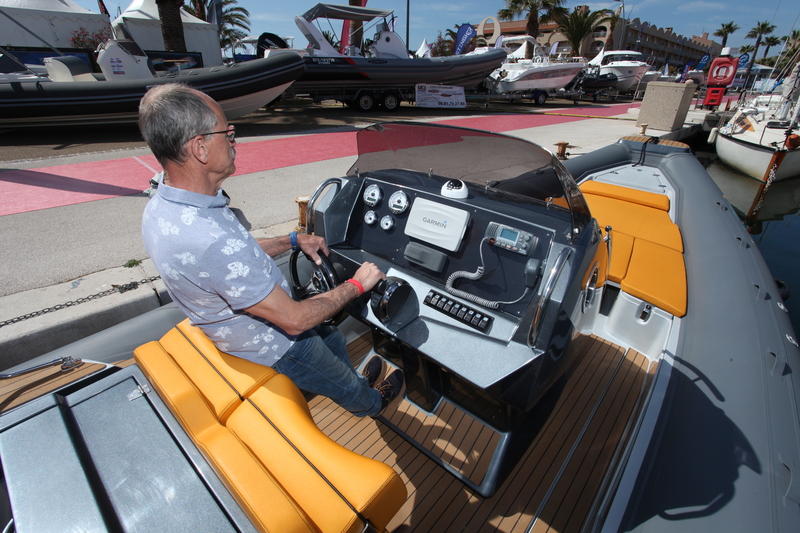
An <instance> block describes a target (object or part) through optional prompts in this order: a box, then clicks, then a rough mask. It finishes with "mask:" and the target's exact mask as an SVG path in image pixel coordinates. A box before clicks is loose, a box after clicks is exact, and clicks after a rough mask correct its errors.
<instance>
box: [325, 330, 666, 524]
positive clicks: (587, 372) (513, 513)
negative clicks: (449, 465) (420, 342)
mask: <svg viewBox="0 0 800 533" xmlns="http://www.w3.org/2000/svg"><path fill="white" fill-rule="evenodd" d="M574 346H575V348H574V349H577V350H579V351H580V352H582V353H583V355H582V358H581V360H580V361H579V362H578V363H577V364H576V365H575V368H574V370H573V371H572V372H571V374H570V376H569V378H568V380H566V384H565V386H564V388H563V390H562V392H561V394H560V395H558V396H557V398H556V399H554V400H553V399H551V403H552V408H551V410H550V411H549V413H546V416H542V418H541V420H539V423H540V430H539V432H538V434H537V436H536V437H535V438H534V442H533V443H532V445H531V446H530V447H529V449H528V451H527V452H526V453H525V455H524V457H523V459H522V460H521V461H520V464H519V465H518V466H517V468H516V470H515V471H514V472H513V473H512V475H510V476H509V478H508V479H507V480H506V481H505V482H504V483H503V485H502V486H501V487H500V488H499V489H498V491H497V493H496V494H495V495H494V496H492V497H491V498H482V497H480V496H478V495H476V494H474V493H473V492H472V491H471V490H469V489H468V488H467V487H466V486H465V485H464V484H463V483H461V482H460V481H458V480H457V479H456V478H455V477H454V476H452V475H451V474H449V473H448V472H447V471H445V470H444V469H443V468H441V467H439V466H438V465H437V464H436V463H435V462H433V461H431V460H430V459H428V457H427V456H425V454H423V453H421V452H420V451H419V450H417V449H416V448H415V447H414V446H412V445H411V444H410V443H409V442H407V441H406V440H405V439H403V438H402V437H400V436H399V435H397V434H396V433H395V432H394V431H392V430H391V429H389V428H388V427H387V426H386V425H384V424H383V423H382V422H380V421H378V420H374V419H371V418H366V419H363V418H362V419H359V418H356V417H353V416H351V415H349V413H347V412H346V411H344V410H343V409H341V408H340V407H338V406H336V405H335V404H333V402H331V401H330V400H328V399H326V398H312V399H311V401H310V402H309V404H310V406H311V410H312V413H313V415H314V419H315V421H317V423H318V425H319V426H320V428H321V429H322V430H323V431H325V432H326V433H327V434H329V435H336V440H337V442H340V443H341V444H343V445H344V446H346V447H347V448H349V449H351V450H353V451H355V452H356V453H360V454H362V455H364V456H366V457H371V458H374V459H376V460H380V461H383V462H385V463H387V464H389V465H390V466H392V467H393V468H394V469H395V470H396V471H397V472H398V473H400V476H401V479H403V481H404V483H405V484H406V488H407V490H408V495H409V496H408V499H407V501H406V503H405V504H404V505H403V507H402V508H401V509H400V511H399V512H398V513H397V514H396V515H395V517H394V518H393V519H392V521H391V522H390V523H389V525H388V530H389V531H394V532H410V531H523V530H526V529H527V528H528V527H529V526H530V525H531V522H532V521H533V520H534V517H535V515H536V513H537V512H538V511H541V512H542V516H541V518H540V519H539V520H537V521H536V522H535V523H534V526H535V527H536V528H540V527H544V526H549V525H550V524H552V526H553V527H552V528H550V530H551V531H562V532H563V531H575V530H577V529H579V528H580V527H581V525H582V523H583V520H584V518H585V516H586V514H587V512H588V511H589V510H590V509H591V506H592V505H593V503H594V499H595V497H596V494H597V490H598V488H599V487H601V486H602V485H603V483H604V481H605V477H606V472H607V471H608V467H609V464H611V463H612V462H613V460H614V459H615V458H616V449H617V441H618V440H619V438H620V437H624V436H625V435H624V433H625V429H626V425H627V421H628V419H629V414H630V413H631V412H632V411H634V410H635V409H638V406H639V403H640V402H639V401H638V398H639V396H640V393H641V391H642V390H643V386H642V383H643V381H644V380H645V379H649V378H652V375H653V368H652V367H651V368H650V369H648V368H647V360H646V359H645V358H644V357H642V356H640V355H639V354H635V352H632V351H631V353H630V354H628V356H627V357H626V356H625V352H624V350H623V349H621V348H620V347H618V346H615V345H612V344H610V343H608V342H606V341H603V340H601V339H598V338H594V337H591V338H590V337H585V338H580V339H578V340H577V341H576V343H574ZM607 385H608V390H607V391H606V386H607ZM604 393H605V394H604ZM554 398H555V397H554ZM439 411H440V415H441V417H430V416H429V415H428V414H427V413H425V412H424V411H421V410H419V409H417V408H416V407H415V406H413V405H411V404H409V403H408V402H403V403H401V404H400V405H399V406H398V408H397V412H396V413H393V414H392V415H391V416H397V417H399V420H398V421H399V422H402V423H403V424H404V425H403V427H405V428H406V429H405V430H406V431H407V432H409V434H410V435H412V436H413V437H414V438H415V439H417V440H418V441H420V442H423V443H425V444H426V446H429V447H430V448H431V449H435V450H436V453H440V454H445V455H446V456H447V457H449V458H455V460H454V461H453V466H454V467H455V468H458V469H460V470H459V471H462V472H465V473H466V472H469V474H468V475H470V476H471V477H470V479H473V477H472V476H478V477H479V478H480V479H482V478H483V476H484V475H485V473H486V471H485V470H479V469H477V465H478V464H479V463H480V459H481V458H482V457H489V456H490V455H491V452H492V451H493V450H494V447H495V446H496V442H493V439H498V438H499V436H498V434H497V433H496V432H494V431H493V430H491V429H490V428H487V427H485V426H484V425H483V424H481V423H479V422H478V421H476V420H474V419H473V418H472V417H471V416H469V415H467V414H464V413H463V412H462V411H461V410H459V409H456V408H454V407H453V406H452V405H450V404H448V403H446V402H443V405H442V406H441V407H440V409H439ZM592 414H594V418H591V417H592ZM393 423H394V422H393ZM398 426H399V424H398ZM582 431H584V433H583V435H581V432H582ZM580 437H582V439H581V441H580V442H579V444H578V445H576V446H575V452H574V453H573V454H572V460H571V461H569V462H567V461H568V459H570V457H569V456H570V453H569V452H570V450H572V448H573V444H574V443H575V442H576V440H577V439H579V438H580ZM442 439H447V444H437V443H441V442H442ZM458 439H463V442H464V443H466V446H461V451H457V450H455V449H453V448H452V447H453V446H457V445H458V442H459V440H458ZM482 447H483V448H482ZM459 461H463V462H462V463H459ZM559 474H561V477H560V478H559V477H558V476H559ZM557 479H558V481H556V480H557ZM551 491H552V495H551V497H550V498H549V499H548V498H547V496H548V493H550V492H551ZM562 495H563V496H562ZM543 503H544V505H543ZM538 530H539V529H536V531H538Z"/></svg>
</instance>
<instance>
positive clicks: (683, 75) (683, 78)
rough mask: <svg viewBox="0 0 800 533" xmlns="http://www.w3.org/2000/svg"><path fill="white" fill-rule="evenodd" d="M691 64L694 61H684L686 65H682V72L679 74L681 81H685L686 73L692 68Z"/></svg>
mask: <svg viewBox="0 0 800 533" xmlns="http://www.w3.org/2000/svg"><path fill="white" fill-rule="evenodd" d="M692 65H694V61H689V62H688V63H686V66H685V67H683V74H682V75H681V83H683V82H685V81H686V75H687V74H688V73H689V71H690V70H691V69H692Z"/></svg>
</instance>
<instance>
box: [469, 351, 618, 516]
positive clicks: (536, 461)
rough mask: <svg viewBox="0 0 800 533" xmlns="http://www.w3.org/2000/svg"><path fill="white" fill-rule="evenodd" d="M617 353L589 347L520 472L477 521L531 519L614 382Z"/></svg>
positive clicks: (486, 503)
mask: <svg viewBox="0 0 800 533" xmlns="http://www.w3.org/2000/svg"><path fill="white" fill-rule="evenodd" d="M617 354H618V352H617V351H616V350H613V349H612V346H611V345H610V344H608V343H595V344H593V345H591V346H590V347H589V350H588V351H587V353H586V356H585V357H584V359H583V360H582V361H581V362H580V364H579V365H578V368H577V369H576V370H575V372H574V373H573V375H572V376H571V379H570V380H569V382H568V384H567V386H566V387H565V390H564V391H563V392H562V394H561V396H560V397H559V399H558V402H557V404H556V407H555V408H554V409H553V411H552V412H551V414H550V416H549V418H548V420H547V422H546V424H545V425H544V427H543V428H542V430H541V431H540V433H539V435H538V436H537V437H536V439H535V440H534V442H533V444H532V445H531V447H530V448H529V449H528V452H527V454H526V456H525V457H523V460H522V462H521V464H520V465H519V467H518V468H517V471H516V472H515V473H514V474H513V475H512V476H511V477H510V478H509V479H508V480H507V481H506V483H504V486H503V487H501V488H500V489H499V490H498V492H497V493H496V494H495V496H494V497H492V498H491V499H489V500H486V502H485V505H483V506H482V508H481V509H480V512H479V513H478V514H477V515H476V516H475V517H473V520H477V521H478V523H483V522H489V523H491V524H492V525H494V526H497V527H499V525H500V522H501V521H502V520H503V519H504V518H505V519H506V520H505V522H506V523H509V521H508V518H513V519H514V520H520V521H522V522H524V523H527V522H530V520H532V519H533V516H534V513H535V512H536V510H537V509H538V507H539V503H540V502H541V501H542V500H543V499H544V498H545V496H546V495H547V491H548V490H549V488H550V486H551V484H552V482H553V480H554V479H555V477H556V476H557V475H558V471H559V469H560V467H561V465H562V464H563V462H564V460H565V458H566V456H567V454H568V453H569V449H570V447H571V443H572V442H574V441H575V439H576V438H577V437H578V434H579V433H580V430H581V427H582V426H583V424H582V422H581V421H582V420H585V418H586V417H588V416H589V414H590V412H591V409H592V408H593V407H594V404H595V403H596V402H597V399H598V398H599V397H600V395H601V393H602V390H603V388H604V386H605V383H606V382H607V381H608V380H609V379H610V377H611V374H612V373H613V370H614V367H615V366H616V365H615V363H616V357H615V356H616V355H617Z"/></svg>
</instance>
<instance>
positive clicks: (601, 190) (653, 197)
mask: <svg viewBox="0 0 800 533" xmlns="http://www.w3.org/2000/svg"><path fill="white" fill-rule="evenodd" d="M580 190H581V192H583V194H595V195H597V196H607V197H608V198H616V199H617V200H622V201H625V202H632V203H635V204H639V205H643V206H645V207H652V208H654V209H660V210H661V211H669V197H668V196H667V195H666V194H659V193H655V192H649V191H642V190H640V189H631V188H630V187H622V186H620V185H613V184H611V183H605V182H602V181H595V180H587V181H584V182H583V183H581V184H580Z"/></svg>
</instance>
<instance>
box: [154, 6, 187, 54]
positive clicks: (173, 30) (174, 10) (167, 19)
mask: <svg viewBox="0 0 800 533" xmlns="http://www.w3.org/2000/svg"><path fill="white" fill-rule="evenodd" d="M182 5H183V0H156V6H157V7H158V18H159V19H160V20H161V36H162V37H163V39H164V50H166V51H168V52H186V40H185V39H184V37H183V21H182V20H181V6H182Z"/></svg>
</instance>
